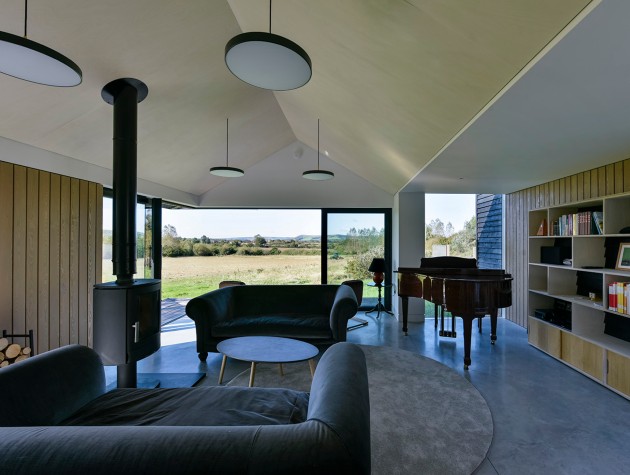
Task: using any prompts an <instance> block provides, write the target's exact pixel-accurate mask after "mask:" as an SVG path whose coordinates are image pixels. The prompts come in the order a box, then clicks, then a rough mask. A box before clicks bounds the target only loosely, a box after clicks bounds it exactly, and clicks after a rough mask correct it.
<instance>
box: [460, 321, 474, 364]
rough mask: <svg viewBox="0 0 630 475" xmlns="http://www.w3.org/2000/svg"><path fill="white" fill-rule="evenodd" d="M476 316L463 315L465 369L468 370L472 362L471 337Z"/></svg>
mask: <svg viewBox="0 0 630 475" xmlns="http://www.w3.org/2000/svg"><path fill="white" fill-rule="evenodd" d="M474 318H475V317H474V315H473V316H462V320H463V323H464V370H467V369H468V367H469V366H470V365H471V363H472V360H471V359H470V339H471V336H472V335H471V334H472V324H473V320H474Z"/></svg>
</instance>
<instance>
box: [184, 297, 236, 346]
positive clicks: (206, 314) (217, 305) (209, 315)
mask: <svg viewBox="0 0 630 475" xmlns="http://www.w3.org/2000/svg"><path fill="white" fill-rule="evenodd" d="M233 291H234V288H233V287H224V288H222V289H217V290H213V291H211V292H207V293H205V294H203V295H200V296H198V297H195V298H193V299H191V300H190V301H189V302H188V303H187V304H186V315H188V316H189V317H190V318H191V319H192V320H194V322H195V326H196V327H197V329H198V332H199V330H201V331H203V332H206V333H203V334H210V333H211V328H212V326H213V325H215V324H216V323H218V322H221V321H226V320H231V319H232V317H233V314H234V303H233Z"/></svg>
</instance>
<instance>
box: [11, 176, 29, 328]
mask: <svg viewBox="0 0 630 475" xmlns="http://www.w3.org/2000/svg"><path fill="white" fill-rule="evenodd" d="M12 331H13V333H24V332H25V331H26V168H24V167H21V166H17V165H16V166H14V168H13V327H12Z"/></svg>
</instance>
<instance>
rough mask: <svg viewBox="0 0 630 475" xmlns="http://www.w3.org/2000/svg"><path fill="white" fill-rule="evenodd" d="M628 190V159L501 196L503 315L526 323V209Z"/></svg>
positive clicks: (527, 214)
mask: <svg viewBox="0 0 630 475" xmlns="http://www.w3.org/2000/svg"><path fill="white" fill-rule="evenodd" d="M627 192H630V159H627V160H622V161H620V162H616V163H612V164H610V165H606V166H603V167H599V168H594V169H592V170H588V171H585V172H582V173H577V174H575V175H571V176H569V177H565V178H560V179H559V180H554V181H550V182H547V183H543V184H542V185H537V186H533V187H531V188H527V189H525V190H521V191H517V192H515V193H511V194H509V195H506V196H505V228H506V229H505V241H506V250H505V254H506V255H505V260H506V270H507V272H509V273H511V274H512V277H513V278H514V281H513V282H512V307H510V308H508V309H507V311H506V314H505V316H506V318H507V319H508V320H511V321H513V322H515V323H517V324H519V325H521V326H523V327H527V312H528V310H527V296H528V292H527V288H528V278H529V277H528V270H529V266H528V262H527V247H528V239H527V237H528V234H529V233H528V218H529V211H530V210H533V209H538V208H546V207H549V206H557V205H563V204H569V203H572V202H576V201H582V200H588V199H591V198H603V197H605V196H610V195H614V194H617V193H627Z"/></svg>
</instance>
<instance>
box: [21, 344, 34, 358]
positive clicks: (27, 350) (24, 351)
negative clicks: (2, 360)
mask: <svg viewBox="0 0 630 475" xmlns="http://www.w3.org/2000/svg"><path fill="white" fill-rule="evenodd" d="M32 351H33V350H31V347H30V346H25V347H24V348H22V352H21V353H20V354H22V355H26V356H30V355H31V353H32Z"/></svg>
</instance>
